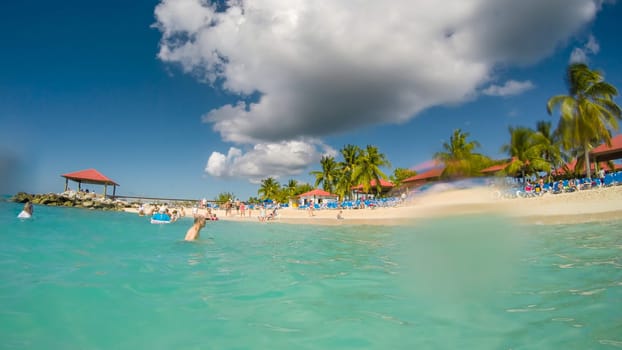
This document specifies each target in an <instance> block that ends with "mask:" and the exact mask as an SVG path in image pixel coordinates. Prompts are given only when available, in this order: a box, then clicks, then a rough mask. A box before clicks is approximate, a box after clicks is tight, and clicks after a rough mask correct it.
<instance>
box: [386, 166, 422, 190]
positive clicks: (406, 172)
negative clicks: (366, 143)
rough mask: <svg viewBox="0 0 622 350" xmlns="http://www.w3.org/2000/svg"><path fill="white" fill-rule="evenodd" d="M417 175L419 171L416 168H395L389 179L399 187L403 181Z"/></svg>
mask: <svg viewBox="0 0 622 350" xmlns="http://www.w3.org/2000/svg"><path fill="white" fill-rule="evenodd" d="M415 175H417V172H416V171H414V170H410V169H406V168H395V169H394V170H393V175H391V176H389V179H390V180H391V182H393V184H394V185H395V187H399V186H400V185H401V184H402V181H404V180H406V179H407V178H409V177H412V176H415Z"/></svg>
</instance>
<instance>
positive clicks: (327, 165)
mask: <svg viewBox="0 0 622 350" xmlns="http://www.w3.org/2000/svg"><path fill="white" fill-rule="evenodd" d="M320 164H321V165H322V170H321V171H317V170H316V171H312V172H311V173H310V174H311V175H313V176H315V186H316V187H317V186H318V185H319V184H322V188H323V189H324V191H328V192H331V193H332V192H333V188H334V187H335V183H336V182H337V175H338V172H337V162H336V161H335V157H332V156H323V157H322V159H321V160H320Z"/></svg>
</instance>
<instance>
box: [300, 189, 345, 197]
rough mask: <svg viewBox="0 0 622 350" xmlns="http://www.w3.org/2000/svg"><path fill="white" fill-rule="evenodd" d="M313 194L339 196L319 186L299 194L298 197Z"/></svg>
mask: <svg viewBox="0 0 622 350" xmlns="http://www.w3.org/2000/svg"><path fill="white" fill-rule="evenodd" d="M311 196H319V197H338V196H337V195H336V194H332V193H330V192H326V191H324V190H321V189H319V188H316V189H314V190H311V191H309V192H305V193H303V194H299V195H298V197H311Z"/></svg>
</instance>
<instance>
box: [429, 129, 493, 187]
mask: <svg viewBox="0 0 622 350" xmlns="http://www.w3.org/2000/svg"><path fill="white" fill-rule="evenodd" d="M468 137H469V133H467V132H462V130H461V129H456V130H454V133H453V134H452V135H451V137H450V138H449V142H444V143H443V150H444V151H442V152H437V153H436V154H435V155H434V159H436V160H438V161H440V162H442V163H443V164H444V165H445V170H443V177H446V178H459V177H467V176H479V175H480V172H479V171H480V170H482V169H483V168H484V167H486V166H488V165H489V164H491V160H490V159H489V158H488V157H485V156H483V155H481V154H479V153H474V152H473V151H474V150H475V149H476V148H479V147H480V144H479V142H477V141H467V138H468Z"/></svg>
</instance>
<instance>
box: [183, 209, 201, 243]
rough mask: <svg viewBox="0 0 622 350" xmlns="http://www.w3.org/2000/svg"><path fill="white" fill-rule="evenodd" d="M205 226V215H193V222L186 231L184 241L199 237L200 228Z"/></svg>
mask: <svg viewBox="0 0 622 350" xmlns="http://www.w3.org/2000/svg"><path fill="white" fill-rule="evenodd" d="M203 227H205V216H203V215H197V216H195V217H194V224H193V225H192V227H190V228H189V229H188V232H186V238H184V239H185V240H186V241H194V240H197V239H199V236H200V233H201V229H202V228H203Z"/></svg>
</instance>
